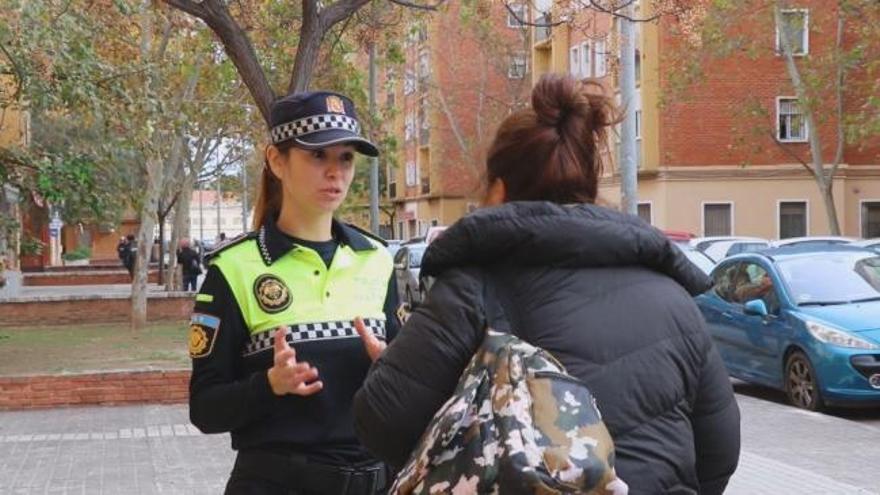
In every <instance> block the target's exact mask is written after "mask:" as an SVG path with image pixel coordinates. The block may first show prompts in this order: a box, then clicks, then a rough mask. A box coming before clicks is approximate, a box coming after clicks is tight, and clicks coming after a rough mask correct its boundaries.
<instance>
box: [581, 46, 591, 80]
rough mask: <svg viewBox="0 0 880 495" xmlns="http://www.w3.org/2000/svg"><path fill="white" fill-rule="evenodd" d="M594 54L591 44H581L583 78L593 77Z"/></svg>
mask: <svg viewBox="0 0 880 495" xmlns="http://www.w3.org/2000/svg"><path fill="white" fill-rule="evenodd" d="M592 61H593V54H592V53H591V52H590V42H589V41H584V42H583V43H581V77H593V67H592V65H593V64H592V63H591V62H592Z"/></svg>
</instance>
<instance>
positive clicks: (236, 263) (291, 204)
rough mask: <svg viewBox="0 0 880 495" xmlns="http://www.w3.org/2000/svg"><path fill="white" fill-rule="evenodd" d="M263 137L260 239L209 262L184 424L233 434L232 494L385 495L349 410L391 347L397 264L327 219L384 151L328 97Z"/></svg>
mask: <svg viewBox="0 0 880 495" xmlns="http://www.w3.org/2000/svg"><path fill="white" fill-rule="evenodd" d="M271 126H272V128H271V137H272V144H271V145H269V146H268V147H267V149H266V166H265V168H264V170H263V175H262V184H261V188H260V195H259V198H258V200H257V204H256V207H255V212H254V227H255V229H256V230H255V231H254V232H251V233H249V234H247V235H243V236H241V237H239V238H237V239H234V240H232V241H229V242H228V243H226V244H225V245H223V246H220V247H218V248H217V249H216V250H215V251H214V252H212V253H210V254H209V255H208V258H207V259H208V264H209V266H210V268H209V270H208V273H207V275H206V278H205V281H204V283H203V285H202V288H201V291H200V292H199V294H198V295H197V296H196V305H195V310H194V314H193V317H192V323H191V325H190V344H189V346H190V349H189V350H190V355H191V357H192V363H193V374H192V379H191V382H190V419H191V420H192V422H193V424H195V425H196V426H198V427H199V429H201V430H202V431H203V432H205V433H217V432H226V431H229V432H231V434H232V448H233V449H235V450H237V451H238V456H237V458H236V462H235V467H234V469H233V471H232V475H231V478H230V480H229V482H228V484H227V486H226V493H227V494H245V493H246V494H271V493H285V494H288V493H296V494H324V493H327V494H357V495H361V494H373V493H377V492H381V491H382V490H383V488H384V487H385V483H386V479H385V478H386V474H385V471H384V468H383V466H382V465H381V464H379V463H378V462H377V461H376V460H375V459H373V458H372V457H370V456H369V455H368V454H367V453H366V451H365V450H364V449H363V448H362V447H361V446H360V445H359V444H358V442H357V440H356V438H355V434H354V430H353V419H352V415H351V402H352V398H353V396H354V393H355V391H356V390H357V389H358V387H359V386H360V385H361V382H362V381H363V380H364V377H365V375H366V373H367V368H368V367H369V366H370V362H371V359H375V358H376V356H377V355H378V353H379V352H381V350H382V348H384V341H385V340H387V339H391V338H393V336H394V334H395V333H396V327H395V325H394V323H393V320H392V317H393V310H394V306H395V301H396V289H395V287H394V286H393V280H394V277H393V274H392V263H391V258H390V255H389V254H388V252H387V250H386V249H384V248H383V247H382V244H381V243H380V242H379V241H378V240H374V239H371V238H369V237H368V236H367V235H365V234H364V233H363V232H361V231H359V230H357V229H355V228H354V227H351V226H348V225H345V224H342V223H340V222H338V221H336V220H335V219H334V218H333V213H334V211H335V210H336V209H337V208H338V207H339V205H340V204H341V203H342V201H343V200H344V199H345V196H346V193H347V192H348V187H349V185H350V184H351V181H352V177H353V175H354V153H355V151H357V152H360V153H363V154H365V155H369V156H376V155H377V154H378V150H377V149H376V147H375V146H374V145H373V144H372V143H370V142H369V141H368V140H366V139H364V138H363V137H361V136H360V125H359V123H358V120H357V117H356V114H355V109H354V106H353V104H352V102H351V100H349V99H348V98H346V97H345V96H342V95H339V94H336V93H331V92H324V91H322V92H309V93H298V94H293V95H289V96H287V97H284V98H282V99H280V100H278V101H276V102H275V103H274V104H273V106H272V110H271ZM386 315H388V316H387V317H386ZM392 327H394V328H392Z"/></svg>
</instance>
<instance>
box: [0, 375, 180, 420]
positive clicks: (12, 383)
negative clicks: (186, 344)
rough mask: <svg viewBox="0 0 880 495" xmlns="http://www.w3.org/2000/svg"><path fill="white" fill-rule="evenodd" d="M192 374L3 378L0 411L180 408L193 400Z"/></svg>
mask: <svg viewBox="0 0 880 495" xmlns="http://www.w3.org/2000/svg"><path fill="white" fill-rule="evenodd" d="M189 376H190V371H189V370H119V371H102V372H91V373H77V374H62V375H28V376H5V377H0V410H7V411H8V410H17V409H42V408H53V407H67V406H94V405H122V404H177V403H183V402H186V401H187V400H188V398H189Z"/></svg>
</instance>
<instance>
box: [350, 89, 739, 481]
mask: <svg viewBox="0 0 880 495" xmlns="http://www.w3.org/2000/svg"><path fill="white" fill-rule="evenodd" d="M600 90H601V87H600V86H598V85H596V84H586V83H581V82H578V81H575V80H574V79H573V78H571V77H568V76H559V75H550V76H544V77H543V78H542V79H541V80H540V81H539V83H538V84H537V85H536V86H535V88H534V89H533V91H532V101H531V108H528V109H525V110H522V111H519V112H517V113H514V114H513V115H511V116H509V117H507V119H505V120H504V122H503V123H502V124H501V127H500V129H499V130H498V132H497V134H496V136H495V139H494V142H493V144H492V147H491V149H490V152H489V155H488V160H487V170H486V176H487V178H488V186H487V191H486V196H485V200H484V204H485V206H486V208H483V209H481V210H478V211H476V212H475V213H473V214H471V215H468V216H467V217H465V218H463V219H462V220H460V221H459V222H457V223H456V224H454V225H453V226H451V227H450V228H448V229H447V230H446V231H445V232H444V233H443V235H442V236H440V237H439V238H437V239H436V240H435V241H434V242H433V243H432V244H431V245H430V246H429V248H428V250H427V252H426V254H425V256H424V258H423V260H422V266H421V270H422V272H421V276H433V277H437V278H436V281H435V282H434V285H433V286H432V288H431V291H430V292H429V293H428V296H427V300H426V301H425V302H424V303H423V304H422V305H421V306H419V308H418V309H416V310H415V311H414V312H413V314H412V315H411V316H410V318H409V320H408V321H407V322H406V324H405V325H404V327H403V328H402V329H401V332H400V336H399V337H398V338H397V339H396V340H395V341H394V342H393V343H392V344H391V345H390V346H389V347H388V349H387V350H386V351H385V352H384V353H383V355H382V356H381V358H380V359H379V360H378V361H377V363H376V364H375V365H374V366H373V368H372V369H371V372H370V375H369V376H368V377H367V380H366V382H365V383H364V386H363V388H362V389H361V390H360V391H359V392H358V394H357V396H356V398H355V415H356V426H357V431H358V435H359V437H360V438H361V440H362V441H363V442H364V445H365V446H367V448H369V449H370V450H371V452H373V453H375V454H376V455H377V456H379V457H380V458H382V459H384V460H386V461H387V462H389V463H391V464H392V465H394V466H395V467H400V466H402V465H403V464H404V463H405V462H406V460H407V458H408V456H409V455H410V453H411V450H412V449H413V447H414V446H415V445H416V442H417V441H418V439H419V437H420V436H421V435H422V433H423V431H424V429H425V427H426V425H427V424H428V423H429V421H430V420H431V418H432V416H433V415H434V414H435V413H436V412H437V410H438V409H439V408H440V407H441V405H442V404H443V403H444V402H445V401H446V400H447V399H448V398H449V397H450V395H451V394H452V392H453V390H454V388H455V386H456V384H457V382H458V380H459V377H460V375H461V373H462V371H463V369H464V367H465V365H466V364H467V363H468V361H469V360H470V358H471V356H472V355H473V354H474V352H475V351H476V349H477V348H478V346H479V345H480V343H481V342H482V340H483V338H484V336H485V331H486V328H487V325H488V323H489V322H493V325H494V324H495V322H497V321H504V320H505V319H506V320H507V322H509V323H501V324H499V325H505V326H507V327H509V329H510V330H511V331H513V332H515V334H516V335H517V336H518V337H520V338H522V339H524V340H526V341H527V342H529V343H531V344H533V345H536V346H538V347H541V348H543V349H545V350H547V351H549V352H550V353H551V354H553V355H554V356H555V357H556V358H557V359H559V361H561V362H562V363H563V365H565V367H566V369H567V370H568V372H569V373H570V374H572V375H573V376H575V377H577V378H579V379H580V380H582V381H583V382H585V383H586V384H587V386H588V387H589V389H590V390H591V391H592V393H593V395H594V397H595V398H596V401H597V406H598V408H599V410H600V411H601V412H602V416H603V420H604V422H605V424H606V425H607V427H608V429H609V431H610V433H611V435H612V437H613V439H614V446H615V451H616V469H617V474H618V475H619V476H620V478H621V479H622V480H623V481H625V482H626V483H627V484H628V485H629V487H630V494H634V495H640V494H644V495H656V494H667V493H675V494H702V495H714V494H721V493H722V492H723V491H724V488H725V486H726V485H727V481H728V479H729V478H730V476H731V475H732V473H733V472H734V470H735V468H736V464H737V460H738V457H739V447H740V435H739V434H740V430H739V409H738V407H737V404H736V401H735V399H734V395H733V390H732V387H731V384H730V381H729V379H728V377H727V373H726V371H725V368H724V364H723V363H722V361H721V358H720V356H719V354H718V352H717V351H716V349H715V347H714V345H713V343H712V341H711V339H710V337H709V334H708V333H707V331H706V328H705V323H704V321H703V318H702V316H701V314H700V312H699V310H698V309H697V307H696V305H695V304H694V301H693V299H692V296H693V295H696V294H699V293H701V292H703V291H705V290H707V289H708V288H709V287H710V285H711V284H710V280H709V279H708V278H707V277H706V276H705V275H704V274H703V273H702V272H700V271H699V270H698V269H697V268H696V267H695V266H694V265H692V264H691V263H690V262H689V261H688V260H687V259H686V258H685V257H684V255H683V254H682V253H680V252H679V251H678V250H677V249H676V248H675V247H674V246H673V245H672V244H671V243H670V242H669V241H668V240H667V239H666V238H665V236H664V235H663V234H662V233H661V232H660V231H658V230H656V229H654V228H652V227H651V226H650V225H648V224H646V223H644V222H643V221H641V220H640V219H638V218H637V217H635V216H631V215H627V214H623V213H620V212H618V211H616V210H611V209H608V208H604V207H601V206H597V205H595V204H594V203H595V201H596V197H597V192H598V185H599V178H600V177H601V174H602V155H603V153H606V150H607V142H606V137H607V132H608V130H609V128H610V126H612V125H614V124H615V123H616V122H617V117H616V114H617V110H616V109H615V108H614V105H613V103H612V101H611V99H610V98H608V97H606V96H603V95H601V94H600V93H599V91H600ZM487 277H493V280H494V283H495V285H497V286H503V287H505V292H507V293H508V296H509V298H510V299H511V301H510V304H509V305H507V306H510V307H512V309H511V310H512V311H515V312H516V313H515V314H507V315H506V316H507V318H505V317H504V316H503V315H504V312H503V311H502V310H501V309H500V308H501V307H500V306H499V303H498V301H497V300H494V298H489V297H486V294H487V290H486V280H487ZM449 481H450V482H451V483H455V481H456V480H449Z"/></svg>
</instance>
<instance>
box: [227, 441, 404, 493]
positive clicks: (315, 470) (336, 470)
mask: <svg viewBox="0 0 880 495" xmlns="http://www.w3.org/2000/svg"><path fill="white" fill-rule="evenodd" d="M234 469H235V470H236V471H241V472H244V473H247V474H251V475H254V476H257V477H259V478H262V479H267V480H269V481H272V482H274V483H277V484H279V485H283V486H285V487H287V488H290V489H294V490H303V491H306V492H315V493H321V494H328V495H330V494H333V495H367V494H370V495H372V494H375V493H379V490H380V489H385V488H386V484H387V481H388V479H387V476H386V474H385V466H384V465H383V464H381V463H373V464H367V465H366V466H363V467H348V466H330V465H327V464H319V463H315V462H309V461H308V459H307V458H306V457H305V456H303V455H302V454H290V455H285V454H279V453H274V452H267V451H265V450H242V451H240V452H239V453H238V456H237V457H236V459H235V468H234Z"/></svg>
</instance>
